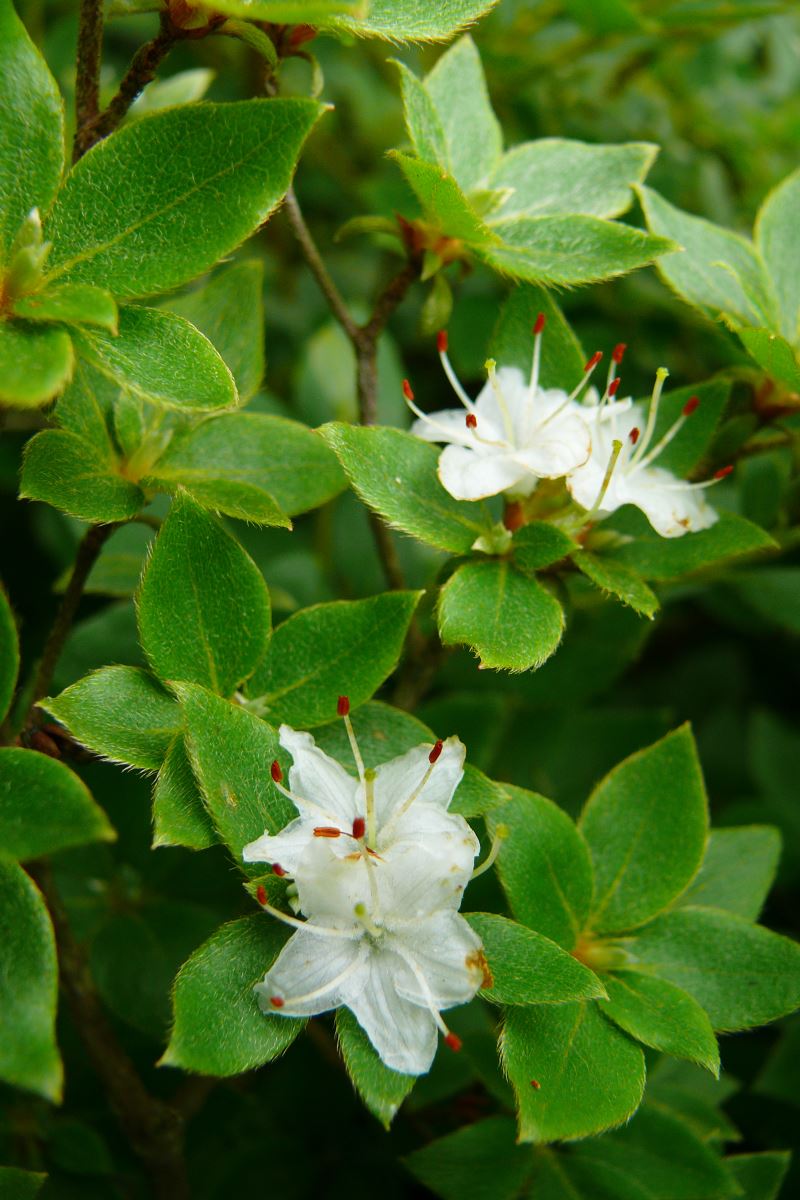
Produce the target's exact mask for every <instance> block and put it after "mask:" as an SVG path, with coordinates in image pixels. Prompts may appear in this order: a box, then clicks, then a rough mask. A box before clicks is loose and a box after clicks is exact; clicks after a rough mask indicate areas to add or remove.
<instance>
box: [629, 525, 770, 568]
mask: <svg viewBox="0 0 800 1200" xmlns="http://www.w3.org/2000/svg"><path fill="white" fill-rule="evenodd" d="M612 524H613V527H614V529H615V530H618V531H620V532H621V533H622V534H623V535H624V536H625V537H630V538H631V540H630V541H627V542H625V544H624V545H622V546H620V547H619V549H617V550H615V551H614V557H615V558H617V559H619V561H620V562H622V563H626V564H627V565H628V566H629V567H633V569H634V570H635V571H638V573H639V574H640V575H642V576H643V577H644V578H645V579H650V580H656V581H659V580H667V579H679V578H680V576H681V575H688V574H689V573H690V572H691V571H700V570H702V568H703V567H710V566H716V565H717V564H718V563H721V562H725V561H726V560H727V559H731V558H738V557H739V556H740V555H743V554H753V553H755V552H756V551H758V550H774V549H775V546H776V543H775V542H774V541H773V539H772V538H771V537H770V536H769V534H768V533H765V532H764V530H763V529H759V527H758V526H757V525H753V523H752V522H751V521H746V520H745V519H744V517H737V516H736V514H735V513H731V512H721V513H720V516H719V520H718V521H717V522H716V523H715V524H714V525H712V526H711V528H710V529H703V530H701V531H700V532H699V533H687V534H684V536H683V537H676V538H663V537H659V535H658V534H657V533H656V532H655V531H654V530H653V529H652V528H651V527H650V526H649V524H648V522H647V520H646V519H645V517H644V516H643V515H642V514H641V513H634V512H632V511H630V510H627V509H626V510H624V511H623V512H622V513H620V514H617V515H615V516H614V517H613V518H612Z"/></svg>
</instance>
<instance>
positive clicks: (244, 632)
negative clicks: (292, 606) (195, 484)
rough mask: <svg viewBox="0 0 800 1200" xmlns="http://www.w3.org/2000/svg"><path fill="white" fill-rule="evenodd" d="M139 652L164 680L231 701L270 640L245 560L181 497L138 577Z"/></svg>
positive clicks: (264, 607)
mask: <svg viewBox="0 0 800 1200" xmlns="http://www.w3.org/2000/svg"><path fill="white" fill-rule="evenodd" d="M137 614H138V619H139V633H140V636H141V640H142V647H143V649H144V651H145V654H146V655H147V657H148V659H149V661H150V663H151V665H152V667H153V670H154V671H155V673H156V674H157V675H158V676H159V677H160V678H161V679H164V680H178V679H181V680H189V681H192V682H195V683H202V684H204V685H205V686H206V687H210V688H212V689H213V690H214V691H217V692H219V693H220V694H221V695H224V696H228V695H231V694H232V693H233V692H234V691H235V689H236V687H237V686H238V685H239V684H240V683H241V682H242V681H243V680H244V679H247V678H248V677H249V676H250V675H252V673H253V671H254V670H255V668H256V666H257V664H258V662H259V660H260V659H261V657H262V655H263V653H264V651H265V649H266V647H267V642H268V641H269V634H270V606H269V595H268V593H267V588H266V584H265V583H264V580H263V579H262V577H261V574H260V572H259V570H258V568H257V567H256V565H255V563H254V562H253V561H252V559H251V558H249V556H248V555H247V554H246V553H245V552H244V550H243V549H242V548H241V546H240V545H239V543H238V542H237V541H235V539H234V538H233V537H231V535H230V534H229V533H227V532H226V530H224V529H223V528H222V526H221V525H220V524H219V522H218V521H216V520H215V519H214V518H213V517H211V516H209V514H208V513H206V512H204V511H203V509H202V508H200V507H199V506H198V505H197V504H195V503H194V501H193V500H190V499H189V498H188V497H186V496H181V497H179V498H178V499H177V500H176V501H175V503H174V504H173V507H172V509H171V511H170V513H169V516H168V517H167V519H166V520H165V522H164V524H163V525H162V527H161V530H160V532H159V535H158V537H157V539H156V543H155V546H154V548H153V553H152V555H151V556H150V560H149V562H148V564H147V567H146V568H145V571H144V574H143V576H142V584H141V589H140V591H139V596H138V605H137Z"/></svg>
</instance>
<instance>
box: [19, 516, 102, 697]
mask: <svg viewBox="0 0 800 1200" xmlns="http://www.w3.org/2000/svg"><path fill="white" fill-rule="evenodd" d="M119 526H120V522H115V523H113V524H109V525H92V527H91V528H90V529H88V530H87V531H86V533H85V534H84V536H83V540H82V541H81V543H80V545H79V546H78V553H77V555H76V556H75V565H74V567H73V568H72V574H71V576H70V579H69V583H68V584H67V588H66V591H65V592H64V596H63V598H62V601H61V607H60V608H59V610H58V614H57V615H56V619H55V621H54V622H53V627H52V629H51V630H50V633H49V635H48V637H47V641H46V642H45V646H44V650H43V651H42V657H41V659H40V661H39V667H38V669H37V671H36V679H35V681H34V685H33V694H32V696H31V708H33V707H34V705H35V704H36V702H37V700H41V698H42V696H46V695H47V693H48V691H49V690H50V684H51V682H52V679H53V672H54V671H55V669H56V666H57V664H58V660H59V658H60V657H61V651H62V650H63V648H64V642H65V641H66V639H67V634H68V633H69V631H70V629H71V628H72V622H73V621H74V619H75V613H76V612H77V611H78V605H79V604H80V601H81V596H82V595H83V589H84V587H85V585H86V580H87V579H88V578H89V572H90V571H91V569H92V567H93V566H94V564H95V562H96V561H97V558H98V555H99V554H100V551H101V550H102V548H103V545H104V543H105V542H106V541H107V540H108V538H109V537H110V536H111V534H112V533H113V532H114V530H115V529H119ZM28 715H30V714H28Z"/></svg>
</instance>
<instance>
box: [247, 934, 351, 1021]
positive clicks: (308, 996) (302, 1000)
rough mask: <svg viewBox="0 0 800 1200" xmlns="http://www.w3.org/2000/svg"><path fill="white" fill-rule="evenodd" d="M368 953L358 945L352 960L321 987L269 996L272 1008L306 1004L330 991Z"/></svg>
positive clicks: (348, 974) (294, 1006) (295, 1006)
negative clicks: (300, 993) (285, 994)
mask: <svg viewBox="0 0 800 1200" xmlns="http://www.w3.org/2000/svg"><path fill="white" fill-rule="evenodd" d="M368 953H369V951H368V950H367V948H366V947H365V946H361V947H359V952H358V954H356V956H355V958H354V959H353V961H352V962H350V963H348V964H347V966H346V967H345V969H344V970H343V971H340V972H339V974H338V975H336V976H334V978H333V979H329V980H328V982H327V983H324V984H323V985H322V987H318V988H314V990H313V992H306V993H305V995H304V996H288V997H287V996H270V998H269V1002H270V1004H271V1005H272V1007H273V1008H285V1007H286V1005H287V1004H288V1006H289V1008H297V1005H298V1004H308V1003H309V1002H310V1001H312V1000H318V999H319V997H320V996H324V995H326V994H327V993H328V992H332V991H333V990H334V989H335V988H337V987H338V986H339V984H341V983H344V981H345V979H347V978H348V976H350V975H352V974H353V972H354V971H356V970H358V968H359V967H360V966H361V964H362V963H363V962H364V959H365V958H366V956H367V954H368Z"/></svg>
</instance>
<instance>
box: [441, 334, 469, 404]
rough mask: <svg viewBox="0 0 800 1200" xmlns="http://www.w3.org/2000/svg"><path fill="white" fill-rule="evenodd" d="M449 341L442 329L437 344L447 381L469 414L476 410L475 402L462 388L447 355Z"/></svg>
mask: <svg viewBox="0 0 800 1200" xmlns="http://www.w3.org/2000/svg"><path fill="white" fill-rule="evenodd" d="M447 341H448V339H447V331H446V330H445V329H442V330H441V331H440V332H439V335H438V336H437V338H436V344H437V348H438V350H439V358H440V360H441V363H442V367H443V368H444V373H445V375H446V376H447V379H448V382H449V384H450V386H451V388H452V389H453V391H454V392H455V394H456V395H457V396H458V398H459V400H460V401H461V403H462V404H463V405H464V408H466V410H467V412H472V411H473V410H474V408H475V402H474V401H473V400H470V398H469V396H468V395H467V393H466V392H465V391H464V388H463V387H462V386H461V382H460V380H459V378H458V376H457V375H456V373H455V371H454V370H453V366H452V363H451V362H450V359H449V358H448V355H447Z"/></svg>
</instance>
